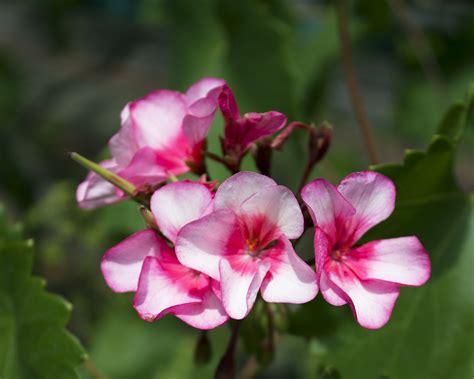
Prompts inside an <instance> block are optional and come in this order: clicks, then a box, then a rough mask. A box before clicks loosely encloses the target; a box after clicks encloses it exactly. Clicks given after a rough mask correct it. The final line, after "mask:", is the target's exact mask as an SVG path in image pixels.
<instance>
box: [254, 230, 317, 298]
mask: <svg viewBox="0 0 474 379" xmlns="http://www.w3.org/2000/svg"><path fill="white" fill-rule="evenodd" d="M262 254H263V253H262ZM263 260H264V261H265V262H268V263H270V269H269V273H268V274H267V276H266V277H265V279H264V281H263V284H262V289H261V291H262V297H263V299H264V300H265V301H268V302H273V303H291V304H303V303H306V302H308V301H310V300H313V299H314V298H315V297H316V294H317V293H318V286H317V284H316V274H315V272H314V271H313V269H312V268H311V267H310V266H309V265H308V264H306V262H304V261H303V260H302V259H301V258H300V257H299V256H298V255H297V254H296V252H295V250H294V249H293V246H292V245H291V242H290V241H289V240H287V239H285V238H282V239H280V240H279V241H278V245H277V246H275V247H274V248H272V249H271V250H268V251H265V252H264V258H263Z"/></svg>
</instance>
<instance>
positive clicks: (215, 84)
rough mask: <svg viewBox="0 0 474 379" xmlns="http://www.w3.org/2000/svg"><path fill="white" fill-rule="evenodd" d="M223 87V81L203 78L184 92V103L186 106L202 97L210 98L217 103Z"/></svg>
mask: <svg viewBox="0 0 474 379" xmlns="http://www.w3.org/2000/svg"><path fill="white" fill-rule="evenodd" d="M224 85H225V80H224V79H219V78H203V79H201V80H200V81H198V82H196V83H194V84H193V85H192V86H191V87H189V89H188V90H187V91H186V102H187V104H188V106H190V105H192V104H193V103H195V102H196V101H198V100H199V99H202V98H204V97H210V98H211V99H212V100H214V101H215V102H217V98H218V97H219V95H220V93H221V91H222V87H223V86H224Z"/></svg>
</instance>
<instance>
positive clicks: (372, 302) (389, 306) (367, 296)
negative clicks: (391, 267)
mask: <svg viewBox="0 0 474 379" xmlns="http://www.w3.org/2000/svg"><path fill="white" fill-rule="evenodd" d="M331 266H332V267H331V268H329V269H328V268H327V269H326V273H327V274H328V278H329V280H330V281H331V282H332V283H334V284H335V285H336V286H337V287H336V288H339V289H340V290H341V291H342V292H343V293H344V294H345V295H346V296H345V297H346V299H347V301H348V303H349V304H350V306H351V309H352V312H353V313H354V316H355V318H356V319H357V322H358V323H359V324H360V325H361V326H363V327H364V328H367V329H379V328H381V327H382V326H384V325H385V324H386V323H387V322H388V321H389V319H390V316H391V315H392V310H393V307H394V306H395V302H396V300H397V298H398V295H399V293H400V290H399V287H398V286H397V285H395V284H392V283H388V282H383V281H378V280H360V279H359V278H358V277H357V276H356V275H355V274H354V272H352V270H351V269H350V268H348V267H347V266H345V265H344V264H340V263H335V262H331Z"/></svg>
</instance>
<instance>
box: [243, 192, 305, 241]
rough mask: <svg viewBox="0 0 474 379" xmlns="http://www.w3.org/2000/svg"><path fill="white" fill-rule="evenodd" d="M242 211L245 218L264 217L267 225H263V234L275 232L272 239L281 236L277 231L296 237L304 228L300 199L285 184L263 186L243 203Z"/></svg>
mask: <svg viewBox="0 0 474 379" xmlns="http://www.w3.org/2000/svg"><path fill="white" fill-rule="evenodd" d="M240 213H241V214H242V215H243V216H244V217H245V218H248V217H253V218H257V219H260V218H262V217H264V224H265V225H263V226H262V227H261V229H262V230H261V235H268V234H273V236H272V237H271V239H276V238H278V237H279V235H275V234H274V232H275V231H276V232H277V233H278V234H280V233H282V234H283V235H285V236H286V237H287V238H290V239H295V238H298V237H299V236H301V234H302V233H303V230H304V219H303V213H302V212H301V209H300V206H299V204H298V201H297V200H296V198H295V195H293V192H291V191H290V190H289V189H288V188H286V187H284V186H267V187H266V188H262V189H261V190H259V191H258V192H257V193H255V195H253V196H251V197H250V198H248V199H247V200H245V201H244V202H243V203H242V205H241V211H240ZM265 229H267V230H265ZM268 242H270V241H268Z"/></svg>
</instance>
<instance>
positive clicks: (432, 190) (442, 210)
mask: <svg viewBox="0 0 474 379" xmlns="http://www.w3.org/2000/svg"><path fill="white" fill-rule="evenodd" d="M472 100H473V96H472V93H471V94H470V96H469V98H468V100H467V101H465V102H463V103H457V104H455V105H454V106H453V107H452V108H451V109H450V110H449V111H448V112H447V113H446V116H445V117H444V118H443V121H442V124H441V126H440V128H439V132H438V134H436V135H435V136H434V137H433V140H432V142H431V144H430V146H429V148H428V150H427V151H426V152H421V151H409V152H407V154H406V157H405V160H404V162H403V163H402V164H389V165H380V166H375V167H373V169H374V170H377V171H379V172H381V173H383V174H385V175H387V176H389V177H390V178H392V180H393V181H394V182H395V184H396V186H397V205H396V209H395V212H394V214H393V215H392V217H391V218H390V219H389V220H387V221H386V222H385V223H383V224H381V225H379V227H377V228H375V229H374V230H373V231H372V232H371V233H370V234H369V235H368V236H367V239H376V238H386V237H395V236H404V235H417V236H419V237H420V239H421V240H422V242H423V244H424V245H425V247H426V248H427V250H428V252H429V254H430V257H431V261H432V267H433V274H432V277H431V279H430V281H429V282H428V283H427V284H425V285H424V286H423V287H421V288H405V289H402V291H401V295H400V298H399V301H398V303H397V305H396V306H395V309H394V312H393V315H392V318H391V320H390V322H389V323H388V324H387V326H385V327H384V328H382V329H380V330H376V331H369V330H365V329H362V328H360V327H359V326H357V324H356V322H355V321H352V322H346V323H344V324H343V325H342V326H341V327H339V328H338V330H337V333H336V335H335V338H336V340H337V341H338V343H336V344H333V345H331V347H330V348H329V350H328V354H327V355H326V357H325V359H324V360H325V362H326V363H327V364H330V365H333V366H335V367H336V368H337V369H338V370H340V372H341V374H342V377H343V378H363V379H370V378H374V379H375V378H380V377H388V378H400V379H402V378H403V379H407V378H408V379H409V378H413V379H423V378H426V379H428V378H429V379H434V378H440V379H441V378H472V377H473V375H474V344H473V343H472V341H473V339H474V281H473V275H472V270H473V268H474V230H473V221H474V220H472V218H473V212H472V209H473V208H472V202H471V201H470V199H469V196H468V195H467V194H464V193H463V192H462V191H461V190H460V189H459V187H458V186H457V184H456V181H455V179H454V176H453V161H454V156H455V152H456V142H457V140H458V137H459V136H460V135H461V134H462V131H463V129H464V127H465V125H466V123H467V121H469V115H470V112H471V111H472Z"/></svg>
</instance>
